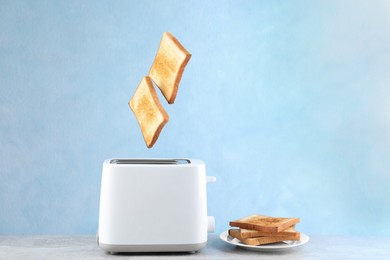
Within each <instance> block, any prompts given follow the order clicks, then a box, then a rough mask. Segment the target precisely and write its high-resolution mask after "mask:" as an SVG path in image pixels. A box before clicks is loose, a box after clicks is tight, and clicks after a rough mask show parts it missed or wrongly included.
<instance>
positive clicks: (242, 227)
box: [229, 215, 300, 246]
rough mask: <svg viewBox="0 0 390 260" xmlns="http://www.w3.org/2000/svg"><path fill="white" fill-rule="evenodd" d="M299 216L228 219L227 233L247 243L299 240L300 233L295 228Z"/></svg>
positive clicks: (261, 243) (259, 243) (252, 216)
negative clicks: (229, 227) (228, 227)
mask: <svg viewBox="0 0 390 260" xmlns="http://www.w3.org/2000/svg"><path fill="white" fill-rule="evenodd" d="M298 222H300V219H299V218H281V217H269V216H263V215H251V216H248V217H245V218H241V219H238V220H235V221H230V223H229V224H230V226H231V227H235V228H233V229H229V235H230V236H232V237H234V238H236V239H238V240H240V241H241V242H242V243H244V244H247V245H253V246H258V245H265V244H271V243H276V242H282V241H287V240H299V239H300V233H299V232H298V231H296V230H295V225H296V224H297V223H298Z"/></svg>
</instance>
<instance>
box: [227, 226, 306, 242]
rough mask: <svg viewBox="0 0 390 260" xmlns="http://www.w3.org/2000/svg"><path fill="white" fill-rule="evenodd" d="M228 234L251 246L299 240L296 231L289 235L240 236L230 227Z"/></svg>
mask: <svg viewBox="0 0 390 260" xmlns="http://www.w3.org/2000/svg"><path fill="white" fill-rule="evenodd" d="M229 235H230V236H232V237H234V238H237V239H238V240H240V241H241V242H242V243H244V244H247V245H252V246H259V245H266V244H271V243H276V242H281V241H287V240H299V239H300V233H297V234H295V235H290V236H271V237H253V238H242V237H241V236H240V232H239V231H238V230H237V229H230V230H229Z"/></svg>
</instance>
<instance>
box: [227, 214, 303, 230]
mask: <svg viewBox="0 0 390 260" xmlns="http://www.w3.org/2000/svg"><path fill="white" fill-rule="evenodd" d="M299 221H300V219H299V218H274V217H268V216H263V215H251V216H248V217H245V218H241V219H238V220H235V221H231V222H230V223H229V224H230V226H232V227H239V228H242V229H252V230H258V231H263V232H267V233H276V232H281V231H283V230H285V229H287V228H289V227H291V226H292V225H295V224H296V223H298V222H299Z"/></svg>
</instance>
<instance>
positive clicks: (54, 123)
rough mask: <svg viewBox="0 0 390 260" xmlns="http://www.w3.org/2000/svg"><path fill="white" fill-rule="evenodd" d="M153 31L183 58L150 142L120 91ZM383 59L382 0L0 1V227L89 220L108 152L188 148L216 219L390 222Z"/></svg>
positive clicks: (36, 230)
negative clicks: (179, 47) (203, 171)
mask: <svg viewBox="0 0 390 260" xmlns="http://www.w3.org/2000/svg"><path fill="white" fill-rule="evenodd" d="M164 31H169V32H171V33H173V34H174V35H175V36H176V37H177V38H178V39H179V40H180V41H181V42H182V44H183V45H184V46H185V47H186V48H187V49H188V50H189V51H190V52H191V53H192V58H191V60H190V62H189V64H188V66H187V68H186V70H185V73H184V75H183V78H182V81H181V85H180V89H179V93H178V96H177V99H176V101H175V104H173V105H168V104H166V103H164V102H163V105H164V107H165V108H166V110H167V112H168V113H169V116H170V121H169V122H168V124H167V125H166V127H165V128H164V129H163V131H162V133H161V135H160V138H159V140H158V141H157V143H156V145H155V147H154V148H153V149H147V148H146V146H145V144H144V141H143V138H142V135H141V131H140V129H139V126H138V123H137V121H136V119H135V117H134V115H133V113H132V112H131V110H130V109H129V108H128V106H127V102H128V101H129V99H130V98H131V96H132V94H133V93H134V91H135V89H136V87H137V85H138V83H139V82H140V80H141V78H142V77H143V76H144V75H146V74H147V73H148V71H149V68H150V65H151V64H152V62H153V59H154V56H155V54H156V51H157V48H158V44H159V41H160V39H161V35H162V33H163V32H164ZM389 72H390V4H389V2H388V1H61V2H60V1H0V234H94V233H95V231H96V229H97V224H98V208H99V192H100V190H99V189H100V178H101V166H102V162H103V160H105V159H107V158H112V157H189V158H200V159H203V160H204V161H205V162H206V167H207V172H208V175H213V176H216V177H217V178H218V181H217V182H216V183H214V184H211V185H209V186H208V203H209V204H208V209H209V214H210V215H214V216H216V220H217V232H218V233H219V232H222V231H223V230H225V229H227V228H228V221H229V220H233V219H236V218H239V217H242V216H245V215H249V214H253V213H260V214H268V215H277V216H292V217H300V218H301V223H300V224H299V226H298V227H299V229H300V230H301V231H303V232H305V233H307V234H342V235H390V207H389V205H390V174H389V173H390V102H389V100H390V86H389V82H390V73H389ZM160 97H161V95H160Z"/></svg>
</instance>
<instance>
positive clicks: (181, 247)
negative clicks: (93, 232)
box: [98, 241, 207, 253]
mask: <svg viewBox="0 0 390 260" xmlns="http://www.w3.org/2000/svg"><path fill="white" fill-rule="evenodd" d="M98 244H99V247H100V248H101V249H103V250H104V251H107V252H110V253H130V252H134V253H136V252H195V251H198V250H200V249H202V248H203V247H205V246H206V244H207V241H206V242H203V243H196V244H165V245H164V244H156V245H112V244H104V243H101V242H98Z"/></svg>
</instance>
